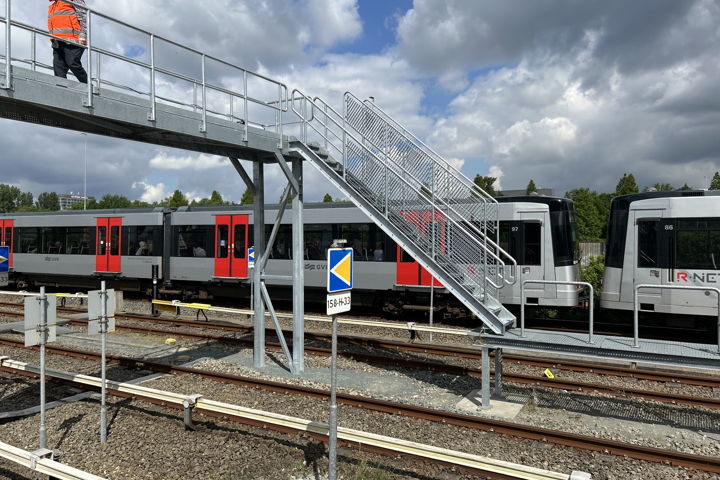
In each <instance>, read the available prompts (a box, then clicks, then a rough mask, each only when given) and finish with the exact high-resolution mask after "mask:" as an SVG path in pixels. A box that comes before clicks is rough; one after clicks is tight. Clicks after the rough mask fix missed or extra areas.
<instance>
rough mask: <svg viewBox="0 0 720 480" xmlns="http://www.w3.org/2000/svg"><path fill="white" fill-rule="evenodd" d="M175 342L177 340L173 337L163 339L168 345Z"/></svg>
mask: <svg viewBox="0 0 720 480" xmlns="http://www.w3.org/2000/svg"><path fill="white" fill-rule="evenodd" d="M175 342H177V340H175V339H174V338H168V339H166V340H165V343H167V344H168V345H170V344H172V343H175Z"/></svg>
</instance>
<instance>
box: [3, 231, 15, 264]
mask: <svg viewBox="0 0 720 480" xmlns="http://www.w3.org/2000/svg"><path fill="white" fill-rule="evenodd" d="M14 225H15V220H0V245H2V246H4V247H8V251H9V252H10V254H9V255H8V265H9V267H10V268H12V266H13V247H14V245H13V231H14V228H15V226H14Z"/></svg>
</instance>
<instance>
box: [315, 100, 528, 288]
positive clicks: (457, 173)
mask: <svg viewBox="0 0 720 480" xmlns="http://www.w3.org/2000/svg"><path fill="white" fill-rule="evenodd" d="M345 96H346V97H348V96H349V97H351V98H354V99H356V100H357V101H358V102H360V99H358V98H357V97H356V96H355V95H353V94H352V93H350V92H345ZM317 100H320V102H322V103H323V104H324V106H325V108H330V109H331V110H334V109H333V108H332V107H330V106H329V105H327V103H326V102H324V101H323V100H322V99H318V98H317V97H316V98H315V101H317ZM362 103H363V104H365V105H370V106H372V108H373V109H375V110H377V111H378V112H380V113H381V114H382V116H383V117H384V119H385V120H387V121H389V122H390V123H392V124H393V127H395V128H398V129H402V130H403V133H405V134H407V135H408V136H410V137H412V139H413V140H415V141H416V142H418V143H419V144H420V145H421V149H422V150H427V151H425V153H427V154H428V155H429V156H432V157H434V160H435V161H436V162H437V164H438V165H439V166H440V167H441V168H443V169H444V170H445V171H446V172H449V173H450V172H452V175H453V178H454V179H457V180H460V181H461V182H463V183H465V184H466V187H467V188H468V189H470V190H471V191H479V192H481V193H482V194H483V195H485V197H479V198H478V200H481V201H482V202H483V203H494V204H496V205H497V204H498V201H497V200H496V199H495V198H493V197H492V196H490V195H489V194H488V193H487V192H485V191H484V190H483V189H482V188H480V187H478V186H477V185H476V184H475V183H474V182H470V181H469V179H467V177H465V175H464V174H463V173H462V172H460V171H459V170H458V169H456V168H455V167H454V166H453V165H452V164H450V163H449V162H447V161H445V159H443V158H442V157H441V156H440V155H439V154H438V153H436V152H435V151H434V150H432V149H431V148H430V147H428V146H427V145H426V144H425V143H423V142H422V140H420V139H418V138H417V137H416V136H415V135H413V134H412V133H411V132H409V131H408V130H407V129H406V128H405V127H403V126H402V125H400V123H399V122H397V121H396V120H395V119H393V118H392V117H391V116H390V115H388V114H387V113H386V112H385V111H383V110H382V109H381V108H380V107H378V106H376V105H375V104H374V103H373V102H368V101H367V100H366V101H364V102H362ZM369 141H370V143H371V144H372V145H373V146H374V147H375V148H377V149H378V150H382V148H381V147H380V146H379V145H376V144H375V143H374V142H373V141H372V140H371V139H369ZM388 159H391V160H392V157H388ZM394 163H395V165H398V164H397V163H396V162H394ZM398 166H399V167H401V166H400V165H398ZM415 180H416V181H418V182H420V180H419V179H417V178H415ZM431 193H432V196H433V197H435V196H436V192H435V191H432V192H431ZM437 195H439V196H440V198H443V197H442V194H437ZM471 200H472V199H471V198H468V201H471ZM444 203H445V204H446V205H447V206H448V208H449V210H450V211H452V212H453V213H454V214H455V215H457V218H458V219H462V218H463V217H464V215H463V214H462V213H460V212H458V211H457V210H456V209H455V208H454V207H452V206H451V204H450V203H448V202H444ZM485 216H487V211H485ZM486 221H487V218H485V219H484V220H483V224H485V223H486ZM495 223H496V222H495ZM467 224H468V226H469V227H470V228H471V229H472V230H474V231H475V232H476V233H477V234H478V235H479V236H480V237H481V238H482V239H483V241H487V242H489V244H490V246H491V247H492V248H493V249H494V250H495V251H496V252H498V253H500V254H502V255H503V256H504V257H505V258H507V259H508V260H509V261H510V262H511V263H513V264H514V266H515V267H517V262H516V260H515V259H514V258H513V257H512V255H510V254H509V253H508V252H507V251H505V250H504V249H503V248H502V247H500V245H499V244H498V242H497V241H496V240H497V236H496V239H495V240H493V239H492V238H490V237H489V236H488V235H487V233H486V232H484V231H483V230H482V229H480V228H479V227H478V226H477V225H475V224H474V223H473V222H467ZM494 230H495V231H496V235H499V230H498V229H497V226H496V227H495V228H494ZM503 263H504V262H503ZM503 280H504V281H505V283H506V284H508V285H514V284H515V283H516V281H517V278H516V277H515V276H514V275H510V277H509V279H508V278H504V277H503Z"/></svg>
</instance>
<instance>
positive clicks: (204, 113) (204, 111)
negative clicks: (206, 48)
mask: <svg viewBox="0 0 720 480" xmlns="http://www.w3.org/2000/svg"><path fill="white" fill-rule="evenodd" d="M200 132H201V133H205V132H207V84H206V82H205V54H203V55H202V125H201V126H200Z"/></svg>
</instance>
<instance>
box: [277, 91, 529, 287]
mask: <svg viewBox="0 0 720 480" xmlns="http://www.w3.org/2000/svg"><path fill="white" fill-rule="evenodd" d="M297 96H300V97H301V98H300V99H298V98H297ZM299 100H303V101H304V102H305V103H307V104H308V105H310V106H312V107H313V110H314V109H317V110H318V111H320V112H322V111H323V110H324V108H321V106H320V105H318V104H316V103H315V102H314V101H313V100H312V99H310V98H309V97H307V96H306V95H305V94H303V93H302V92H301V91H299V90H297V89H295V90H293V92H292V95H291V101H290V108H291V109H292V111H293V113H295V115H297V116H298V118H300V119H302V120H304V121H303V127H304V128H303V129H302V139H303V142H305V143H307V141H308V138H307V126H309V127H310V128H311V129H312V130H313V131H314V132H315V133H316V134H318V135H319V136H320V137H321V138H323V139H325V140H328V141H329V139H328V138H327V136H326V134H324V133H323V132H321V131H320V130H319V129H318V128H316V127H315V125H313V124H312V123H311V122H310V121H309V120H308V119H307V115H306V113H305V111H304V110H305V107H304V106H303V108H302V111H300V110H298V109H297V108H296V103H297V102H298V101H299ZM323 103H324V102H323ZM323 107H326V108H329V109H330V110H331V112H333V113H334V114H335V115H337V116H338V117H339V118H342V116H341V115H340V114H339V113H338V112H337V110H335V109H334V108H332V107H331V106H329V105H327V104H324V106H323ZM325 118H326V119H327V120H329V121H330V122H332V123H333V124H334V125H335V127H337V128H340V129H341V131H342V133H343V136H344V137H346V138H350V139H352V140H353V141H354V142H355V143H356V144H358V145H360V146H361V148H362V149H363V150H364V151H365V152H366V153H368V154H370V155H371V156H372V157H373V158H375V159H376V160H378V161H382V159H380V158H379V157H378V156H377V154H376V153H375V152H373V151H372V149H370V148H368V147H367V146H366V145H364V144H363V142H362V141H361V140H359V139H358V138H356V137H355V136H354V135H353V134H352V133H351V132H349V131H348V130H347V129H346V128H345V127H344V126H343V125H342V123H341V122H339V121H337V120H335V119H334V118H332V116H331V115H327V114H325ZM314 119H315V121H317V122H318V123H320V125H321V126H322V127H327V125H326V124H325V123H323V122H322V121H320V120H318V118H317V117H316V116H315V117H314ZM333 135H335V136H336V137H337V138H338V139H340V138H339V136H338V135H337V134H335V133H334V132H333ZM343 140H345V139H343ZM328 146H330V147H332V148H333V149H335V150H336V151H337V152H338V153H339V154H340V155H341V158H342V159H343V161H345V160H346V156H345V152H344V146H345V141H343V148H342V149H341V148H338V147H337V145H335V144H334V143H333V142H331V141H329V144H328ZM343 167H345V165H343ZM346 171H347V169H346V168H344V169H343V172H346ZM388 173H390V174H392V175H393V176H394V178H396V179H397V180H398V181H399V182H401V183H402V184H404V185H406V186H407V187H409V188H411V189H414V187H413V186H412V184H410V182H408V181H407V180H406V179H405V178H403V177H402V176H401V175H398V174H397V172H395V171H394V170H390V169H389V170H388ZM425 200H427V201H429V202H431V204H432V205H433V208H434V209H435V210H437V211H442V210H441V209H439V208H437V206H436V205H435V203H434V201H435V199H434V198H425ZM443 207H446V208H448V209H450V208H451V207H450V206H449V205H446V204H443ZM455 226H456V227H458V228H459V229H460V231H462V232H463V233H465V234H466V235H467V236H468V237H469V238H472V239H475V240H476V242H477V246H478V247H479V248H480V249H481V250H483V251H484V253H485V254H486V255H489V256H490V257H491V258H493V259H495V260H496V262H497V265H496V266H495V267H496V269H495V270H496V276H497V277H498V278H500V279H502V280H501V282H500V284H498V283H495V282H493V281H492V279H489V278H487V272H484V273H483V276H484V277H485V278H486V279H487V281H488V283H490V284H491V285H492V286H493V287H494V288H502V283H503V281H504V277H502V276H501V275H500V274H499V272H500V270H503V271H504V270H505V267H506V265H505V263H504V262H503V261H502V259H501V258H500V257H499V256H497V255H496V254H495V253H494V252H493V251H492V250H490V249H489V248H487V247H486V246H485V245H484V244H483V243H481V242H480V241H479V240H478V239H476V238H475V237H474V236H473V235H472V234H471V233H470V232H469V231H468V230H467V229H466V228H465V225H464V224H463V223H459V222H458V223H455ZM513 260H514V259H513ZM516 267H517V264H516V263H515V264H514V268H516ZM440 268H442V269H443V270H445V271H446V269H445V268H443V267H440ZM446 273H448V274H449V275H451V274H450V272H447V271H446ZM451 276H452V275H451Z"/></svg>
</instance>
